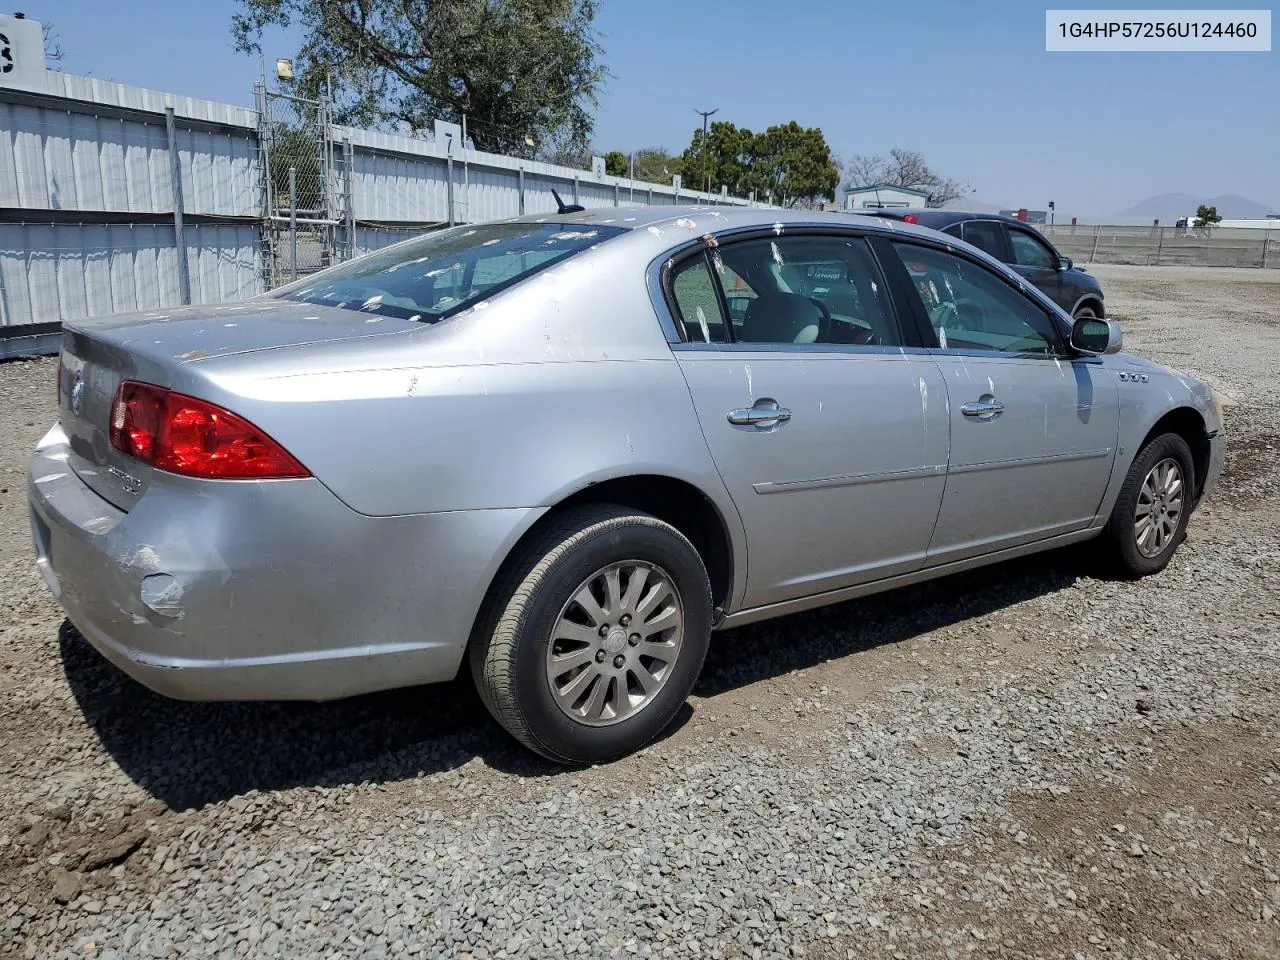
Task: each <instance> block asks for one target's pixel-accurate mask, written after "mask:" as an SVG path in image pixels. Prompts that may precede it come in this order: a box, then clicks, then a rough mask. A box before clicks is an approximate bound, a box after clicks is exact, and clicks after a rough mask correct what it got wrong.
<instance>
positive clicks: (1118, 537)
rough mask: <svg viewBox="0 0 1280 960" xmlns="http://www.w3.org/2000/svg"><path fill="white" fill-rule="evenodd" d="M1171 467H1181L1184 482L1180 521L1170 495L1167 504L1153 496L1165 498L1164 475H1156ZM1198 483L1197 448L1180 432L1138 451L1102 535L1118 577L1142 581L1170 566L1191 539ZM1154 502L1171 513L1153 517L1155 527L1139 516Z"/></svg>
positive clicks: (1179, 505)
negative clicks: (1189, 523) (1193, 454)
mask: <svg viewBox="0 0 1280 960" xmlns="http://www.w3.org/2000/svg"><path fill="white" fill-rule="evenodd" d="M1168 464H1173V465H1174V467H1176V470H1177V473H1178V474H1179V475H1180V479H1181V484H1180V487H1179V491H1180V494H1181V496H1180V502H1179V503H1178V504H1177V515H1176V518H1173V517H1172V513H1173V511H1172V506H1173V498H1172V497H1171V496H1167V495H1166V496H1165V498H1164V500H1163V501H1162V500H1160V498H1159V496H1157V497H1156V498H1155V499H1154V500H1152V499H1151V497H1150V493H1151V492H1156V493H1157V494H1159V488H1160V483H1159V477H1157V476H1155V475H1154V474H1153V472H1154V471H1155V468H1156V467H1157V466H1160V467H1162V468H1164V467H1165V466H1167V465H1168ZM1149 481H1150V483H1149ZM1195 484H1196V478H1195V462H1194V461H1193V460H1192V457H1191V448H1190V447H1188V446H1187V442H1186V441H1185V440H1183V439H1182V437H1180V436H1178V435H1177V434H1176V433H1165V434H1161V435H1160V436H1158V437H1155V438H1154V439H1153V440H1151V442H1149V443H1148V444H1147V445H1146V446H1145V447H1143V448H1142V449H1141V450H1140V451H1138V455H1137V456H1136V457H1134V460H1133V463H1132V465H1131V466H1130V467H1129V473H1128V475H1127V476H1126V477H1125V480H1124V486H1123V487H1121V489H1120V496H1119V497H1118V498H1117V499H1116V505H1115V507H1114V508H1113V509H1112V511H1111V518H1110V520H1109V521H1108V522H1107V526H1106V527H1105V528H1104V533H1103V537H1102V547H1103V550H1104V558H1105V560H1106V561H1107V562H1108V563H1109V565H1110V566H1111V568H1112V569H1113V571H1114V572H1115V573H1117V574H1119V575H1120V576H1122V577H1125V578H1128V579H1137V578H1138V577H1145V576H1149V575H1150V574H1153V573H1159V572H1160V571H1161V570H1163V569H1164V568H1165V567H1166V566H1167V565H1168V563H1169V561H1170V559H1172V557H1173V554H1174V552H1175V551H1176V550H1177V549H1178V545H1179V544H1181V543H1182V541H1183V539H1185V537H1186V531H1187V521H1188V519H1189V518H1190V516H1191V509H1192V506H1193V503H1192V492H1193V491H1194V490H1195ZM1144 487H1145V492H1144ZM1149 503H1150V504H1153V505H1154V506H1156V507H1158V506H1159V505H1160V504H1161V503H1163V504H1164V505H1165V507H1166V509H1167V512H1165V513H1163V514H1161V513H1159V512H1158V511H1157V512H1155V513H1152V514H1151V516H1152V517H1153V518H1155V519H1154V521H1153V522H1152V523H1151V524H1150V525H1148V524H1143V523H1142V522H1141V521H1140V518H1139V516H1138V513H1139V508H1140V507H1142V508H1143V511H1142V512H1143V513H1144V514H1145V513H1148V512H1149V511H1148V509H1147V507H1148V504H1149ZM1170 521H1172V522H1170ZM1140 524H1141V527H1140ZM1144 531H1145V533H1144ZM1140 538H1145V543H1143V542H1140Z"/></svg>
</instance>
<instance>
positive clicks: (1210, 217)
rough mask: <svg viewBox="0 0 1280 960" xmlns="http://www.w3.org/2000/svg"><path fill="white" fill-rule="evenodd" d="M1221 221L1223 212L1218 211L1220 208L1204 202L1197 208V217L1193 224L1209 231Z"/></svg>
mask: <svg viewBox="0 0 1280 960" xmlns="http://www.w3.org/2000/svg"><path fill="white" fill-rule="evenodd" d="M1221 222H1222V214H1220V213H1219V212H1218V208H1217V207H1211V206H1209V205H1208V204H1207V203H1202V204H1200V206H1198V207H1197V208H1196V217H1195V221H1194V222H1193V223H1192V226H1194V227H1196V228H1198V229H1200V230H1204V231H1206V232H1208V231H1209V230H1212V229H1213V228H1214V227H1215V226H1217V225H1218V224H1219V223H1221Z"/></svg>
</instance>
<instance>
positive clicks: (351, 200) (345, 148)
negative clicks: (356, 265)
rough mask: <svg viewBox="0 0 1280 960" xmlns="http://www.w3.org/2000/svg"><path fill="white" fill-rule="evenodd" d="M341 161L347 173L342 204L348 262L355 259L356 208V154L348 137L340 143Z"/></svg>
mask: <svg viewBox="0 0 1280 960" xmlns="http://www.w3.org/2000/svg"><path fill="white" fill-rule="evenodd" d="M342 161H343V167H344V168H345V169H346V172H347V183H346V187H347V189H346V195H347V196H346V203H345V204H344V206H345V207H346V209H347V216H346V221H347V259H348V260H351V259H353V258H354V257H355V255H356V209H355V207H356V204H355V199H356V188H355V179H356V171H355V166H356V152H355V149H354V148H353V147H352V146H351V138H350V137H344V138H343V141H342Z"/></svg>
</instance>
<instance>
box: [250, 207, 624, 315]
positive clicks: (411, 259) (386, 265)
mask: <svg viewBox="0 0 1280 960" xmlns="http://www.w3.org/2000/svg"><path fill="white" fill-rule="evenodd" d="M624 232H625V231H624V230H623V229H621V228H619V227H610V226H605V225H597V224H584V223H486V224H481V225H479V226H474V227H465V228H464V227H457V228H454V229H451V230H440V231H437V232H435V233H429V234H427V235H426V236H424V237H420V238H418V239H416V240H412V241H410V242H408V243H400V244H396V245H395V246H393V247H388V248H386V249H384V250H379V251H378V252H377V253H372V254H369V255H368V256H365V257H360V258H359V259H356V260H351V261H349V262H347V263H343V264H340V265H339V266H336V267H333V268H331V269H329V270H325V271H322V272H321V273H317V274H314V275H312V276H310V277H307V278H306V279H303V280H298V281H296V282H294V283H291V284H288V285H286V286H284V287H281V288H279V289H278V290H276V291H274V293H273V294H272V295H273V296H275V297H281V298H286V299H289V300H302V301H305V302H308V303H319V304H324V305H325V306H330V307H342V308H344V309H347V310H362V311H364V312H366V313H380V314H385V315H387V316H393V317H408V318H410V319H419V320H423V321H426V322H432V321H435V320H438V319H440V317H442V316H444V315H446V314H448V313H452V312H455V311H456V310H458V309H460V308H462V307H465V306H466V305H467V304H469V303H472V302H474V301H476V300H478V299H480V298H482V297H484V296H485V295H486V294H487V293H488V292H489V291H490V290H492V289H493V288H495V287H497V286H500V285H505V284H510V283H513V282H515V281H517V280H520V279H523V278H524V277H527V276H529V275H530V274H532V273H534V272H536V271H537V270H539V269H541V268H543V267H545V266H547V265H549V264H551V263H554V262H556V261H559V260H563V259H565V258H566V257H571V256H573V255H574V254H577V253H581V252H582V251H583V250H586V249H588V248H590V247H593V246H595V245H596V244H597V243H600V242H601V241H602V240H606V239H608V238H609V237H613V236H616V235H617V234H619V233H624Z"/></svg>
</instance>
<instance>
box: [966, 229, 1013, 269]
mask: <svg viewBox="0 0 1280 960" xmlns="http://www.w3.org/2000/svg"><path fill="white" fill-rule="evenodd" d="M963 238H964V242H965V243H969V244H972V245H973V246H975V247H977V248H978V249H979V250H981V251H982V252H983V253H989V254H991V256H993V257H995V258H996V259H997V260H999V261H1000V262H1001V263H1008V262H1009V261H1010V259H1011V254H1010V253H1009V242H1008V238H1007V237H1006V236H1005V231H1004V224H1003V223H1001V222H1000V221H999V220H966V221H965V222H964V234H963Z"/></svg>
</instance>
